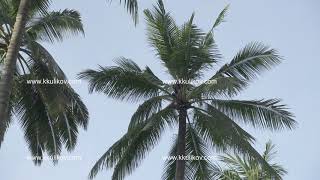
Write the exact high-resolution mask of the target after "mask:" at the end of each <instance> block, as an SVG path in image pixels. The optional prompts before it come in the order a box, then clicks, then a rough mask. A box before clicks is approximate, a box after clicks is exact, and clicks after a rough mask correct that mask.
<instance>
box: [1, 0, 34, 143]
mask: <svg viewBox="0 0 320 180" xmlns="http://www.w3.org/2000/svg"><path fill="white" fill-rule="evenodd" d="M29 3H30V0H21V1H20V5H19V9H18V13H17V17H16V22H15V23H14V28H13V32H12V36H11V39H10V43H9V46H8V50H7V54H6V57H5V60H4V67H3V70H2V73H1V80H0V146H1V143H2V141H3V138H4V133H5V131H6V127H7V123H6V122H7V120H8V118H9V101H10V95H11V90H12V83H13V76H14V73H15V70H16V62H17V57H18V53H19V49H20V45H21V41H22V37H23V34H24V29H25V26H26V22H27V15H28V10H29Z"/></svg>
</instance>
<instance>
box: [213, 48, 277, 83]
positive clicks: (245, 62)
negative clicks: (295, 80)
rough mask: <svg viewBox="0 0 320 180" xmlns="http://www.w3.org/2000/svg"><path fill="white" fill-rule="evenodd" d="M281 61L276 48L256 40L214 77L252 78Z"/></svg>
mask: <svg viewBox="0 0 320 180" xmlns="http://www.w3.org/2000/svg"><path fill="white" fill-rule="evenodd" d="M280 62H281V57H280V56H279V55H278V52H277V51H276V50H274V49H270V48H269V47H268V46H265V45H263V44H261V43H257V42H254V43H250V44H248V45H247V46H245V47H244V48H243V49H242V50H241V51H240V52H239V53H238V54H237V55H236V56H235V57H234V58H233V59H232V61H231V62H230V63H228V64H225V65H224V66H222V67H221V68H220V69H219V70H218V71H217V73H216V74H215V75H214V76H213V78H216V77H220V76H226V77H235V78H238V79H245V80H252V79H254V78H255V77H257V76H258V75H260V74H261V72H263V71H265V70H268V69H271V67H273V66H275V65H277V64H279V63H280Z"/></svg>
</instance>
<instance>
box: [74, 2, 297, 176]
mask: <svg viewBox="0 0 320 180" xmlns="http://www.w3.org/2000/svg"><path fill="white" fill-rule="evenodd" d="M226 11H227V8H225V9H224V10H223V11H222V12H221V13H220V15H219V17H218V18H217V20H216V21H215V23H214V25H213V27H212V29H211V30H210V31H209V32H208V33H204V32H203V31H202V30H200V29H199V28H198V27H197V26H196V25H195V24H194V23H193V19H194V15H192V16H191V18H190V20H189V21H187V22H186V23H185V24H183V25H182V26H181V27H178V26H177V25H176V24H175V22H174V20H173V18H172V17H171V16H170V13H168V12H166V11H165V8H164V5H163V2H162V1H161V0H159V2H158V5H157V6H155V7H154V8H153V9H152V10H145V11H144V14H145V17H146V21H147V31H148V40H149V42H150V44H151V46H152V47H153V48H154V49H155V51H156V53H157V57H159V59H160V61H161V63H162V64H163V66H164V68H165V70H166V72H168V73H169V75H170V76H171V78H172V80H173V81H175V83H171V84H170V83H166V82H165V81H162V80H161V79H160V78H158V77H157V76H156V75H155V74H154V73H153V72H152V71H151V69H150V68H149V67H146V68H145V69H141V68H140V67H139V66H138V65H137V64H136V63H135V62H133V61H132V60H129V59H126V58H123V57H122V58H119V59H118V60H116V64H117V65H116V66H111V67H100V68H99V69H97V70H91V69H89V70H86V71H84V72H81V73H80V74H79V78H83V79H86V80H88V82H89V91H90V92H93V91H95V92H102V93H104V94H105V95H107V96H108V97H111V98H114V99H118V100H125V101H130V102H138V101H142V100H143V101H144V102H143V103H142V104H141V105H140V106H139V107H138V109H137V111H136V112H135V113H134V114H133V116H132V118H131V122H130V124H129V127H128V131H127V133H126V134H125V135H124V136H123V137H122V138H121V139H120V140H118V141H117V142H116V143H115V144H113V145H112V146H111V147H110V148H109V149H108V150H107V152H106V153H104V154H103V155H102V157H101V158H100V159H99V160H98V161H97V162H96V164H95V165H94V166H93V168H92V170H91V172H90V174H89V177H90V178H94V177H95V176H96V174H97V173H98V172H99V171H100V170H102V169H104V168H106V169H108V168H114V172H113V175H112V180H120V179H123V178H124V177H125V176H126V175H128V174H130V173H132V172H133V171H134V169H135V168H137V167H138V166H139V165H140V163H141V161H142V160H143V159H144V157H145V156H146V155H147V153H148V152H149V151H150V150H151V149H153V148H154V147H155V146H156V145H157V143H158V142H159V140H160V137H161V135H162V134H163V133H164V131H165V130H166V129H167V128H168V127H175V126H176V125H177V126H178V135H177V136H176V137H175V142H174V143H173V146H172V149H171V150H170V153H169V155H170V156H171V157H173V156H174V157H182V158H176V159H174V158H171V159H170V158H169V159H168V160H167V161H166V165H165V172H164V174H163V179H166V180H173V179H175V180H183V179H212V173H213V167H212V164H211V163H210V162H209V161H187V160H185V159H183V157H185V156H189V155H193V156H207V155H208V153H209V152H210V151H209V150H212V149H213V150H218V151H222V152H224V151H226V150H230V149H231V150H234V151H235V152H238V153H241V154H246V155H249V156H250V157H253V158H255V159H256V160H257V161H258V162H259V163H260V164H261V165H262V166H263V167H265V169H266V171H267V172H268V173H269V174H270V175H271V176H272V177H276V178H280V177H279V175H278V174H277V173H276V172H275V171H274V170H273V169H272V167H271V166H270V165H269V164H268V163H267V162H266V161H265V159H264V158H263V157H262V156H261V155H260V154H259V153H258V152H257V151H256V150H255V149H254V148H253V147H252V143H253V142H254V137H253V136H252V135H250V134H249V133H248V132H246V131H245V130H244V129H242V128H241V126H240V125H238V123H243V124H249V125H252V126H253V127H256V128H258V127H260V128H265V129H271V130H281V129H291V128H293V127H294V126H295V124H296V122H295V120H294V119H293V115H292V114H291V113H290V112H288V111H287V110H286V106H284V105H281V104H280V101H279V100H277V99H270V100H232V99H231V98H232V97H234V96H235V95H237V94H239V93H240V92H241V90H243V89H244V88H246V87H247V85H248V83H249V82H251V81H252V80H253V79H254V78H255V77H256V76H257V75H259V74H260V73H261V72H263V71H264V70H267V69H270V68H271V67H273V66H274V65H276V64H278V63H280V60H281V59H280V56H279V55H278V54H277V52H276V51H275V50H274V49H270V48H269V47H266V46H264V45H263V44H260V43H250V44H248V45H247V46H246V47H244V48H243V49H242V50H241V51H240V52H239V53H238V54H237V55H236V56H235V57H234V58H233V59H232V60H231V62H230V63H227V64H225V65H224V66H222V67H221V68H220V69H218V70H217V71H216V73H215V74H213V75H212V76H211V78H210V79H209V80H207V81H205V82H203V83H201V84H200V85H198V84H196V85H195V84H194V83H192V82H190V81H196V80H197V81H198V82H199V81H200V80H201V77H203V75H204V73H205V72H206V71H207V70H211V67H212V66H213V65H216V64H217V63H218V62H219V61H220V59H221V55H219V53H218V50H217V46H216V44H215V41H214V38H213V30H214V29H215V28H216V27H217V26H218V25H219V24H220V23H221V22H223V19H224V16H225V14H226Z"/></svg>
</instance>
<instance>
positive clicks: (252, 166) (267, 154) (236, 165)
mask: <svg viewBox="0 0 320 180" xmlns="http://www.w3.org/2000/svg"><path fill="white" fill-rule="evenodd" d="M276 153H277V152H276V151H275V145H274V144H272V142H271V141H269V142H268V143H266V146H265V151H264V152H263V155H262V157H263V159H264V160H265V161H266V162H268V163H269V164H271V167H272V168H273V169H274V170H275V171H276V172H277V173H278V174H279V175H281V176H283V175H285V174H287V171H286V170H285V169H284V168H283V167H282V166H281V165H279V164H276V163H273V164H272V162H271V161H272V160H273V158H274V156H275V155H276ZM221 161H222V162H223V164H224V166H225V167H226V168H225V169H222V171H221V172H220V173H221V175H220V178H219V179H220V180H244V179H246V180H272V178H271V177H270V176H269V175H268V173H267V172H266V171H265V170H264V169H263V167H261V166H260V164H259V162H257V161H256V160H255V159H253V158H251V157H249V156H240V155H238V154H234V155H232V154H228V153H227V154H226V155H223V156H221Z"/></svg>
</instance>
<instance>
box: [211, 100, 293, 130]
mask: <svg viewBox="0 0 320 180" xmlns="http://www.w3.org/2000/svg"><path fill="white" fill-rule="evenodd" d="M279 103H280V100H278V99H269V100H253V101H241V100H219V99H214V100H212V101H211V105H212V106H214V107H216V108H217V109H219V110H220V111H222V112H224V113H225V114H227V115H228V116H229V117H232V118H233V119H236V120H241V121H242V122H244V123H249V124H251V125H252V126H253V127H262V128H266V129H271V130H279V129H292V128H294V127H295V126H296V121H295V120H294V119H293V115H292V113H290V112H289V111H287V109H286V106H285V105H282V104H279Z"/></svg>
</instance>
